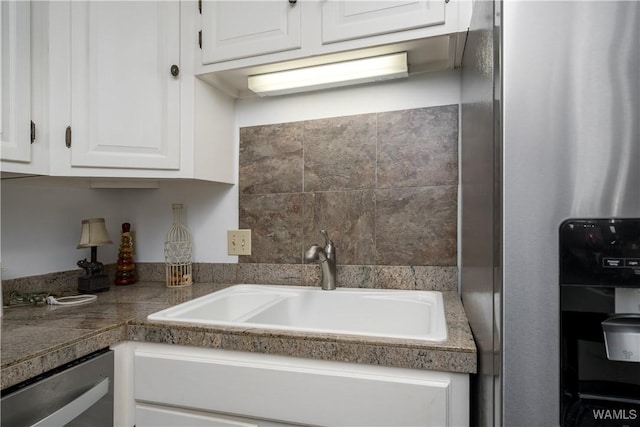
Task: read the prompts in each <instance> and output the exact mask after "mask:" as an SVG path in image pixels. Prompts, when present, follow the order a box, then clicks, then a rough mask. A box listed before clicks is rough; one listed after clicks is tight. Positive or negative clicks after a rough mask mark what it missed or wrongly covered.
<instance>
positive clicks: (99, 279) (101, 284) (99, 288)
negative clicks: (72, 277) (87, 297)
mask: <svg viewBox="0 0 640 427" xmlns="http://www.w3.org/2000/svg"><path fill="white" fill-rule="evenodd" d="M109 282H110V281H109V277H108V276H107V275H106V274H98V275H95V276H81V277H78V292H80V293H81V294H89V293H92V292H103V291H108V290H109Z"/></svg>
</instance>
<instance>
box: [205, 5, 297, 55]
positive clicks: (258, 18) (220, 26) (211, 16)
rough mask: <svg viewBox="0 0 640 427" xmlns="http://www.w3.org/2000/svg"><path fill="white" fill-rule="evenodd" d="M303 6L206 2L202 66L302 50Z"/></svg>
mask: <svg viewBox="0 0 640 427" xmlns="http://www.w3.org/2000/svg"><path fill="white" fill-rule="evenodd" d="M302 7H303V5H302V2H297V3H296V4H293V5H292V4H290V3H289V2H287V1H285V0H281V1H277V2H274V1H250V2H249V1H204V2H203V4H202V63H203V64H212V63H216V62H223V61H229V60H232V59H239V58H246V57H249V56H256V55H266V54H270V53H275V52H281V51H285V50H291V49H299V48H300V47H301V46H302V39H301V37H302V33H301V21H300V20H301V16H302V15H301V11H302Z"/></svg>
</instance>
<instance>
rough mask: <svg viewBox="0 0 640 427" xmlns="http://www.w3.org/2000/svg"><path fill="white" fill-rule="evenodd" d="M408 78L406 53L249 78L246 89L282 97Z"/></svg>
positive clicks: (263, 94) (259, 93) (261, 94)
mask: <svg viewBox="0 0 640 427" xmlns="http://www.w3.org/2000/svg"><path fill="white" fill-rule="evenodd" d="M408 75H409V72H408V66H407V52H399V53H393V54H390V55H383V56H374V57H370V58H362V59H354V60H350V61H344V62H334V63H330V64H323V65H315V66H312V67H305V68H296V69H293V70H285V71H277V72H273V73H267V74H258V75H255V76H249V81H248V83H249V89H251V91H253V92H255V93H256V94H258V95H260V96H272V95H285V94H289V93H297V92H306V91H312V90H319V89H327V88H333V87H339V86H347V85H354V84H360V83H368V82H374V81H379V80H390V79H396V78H401V77H407V76H408Z"/></svg>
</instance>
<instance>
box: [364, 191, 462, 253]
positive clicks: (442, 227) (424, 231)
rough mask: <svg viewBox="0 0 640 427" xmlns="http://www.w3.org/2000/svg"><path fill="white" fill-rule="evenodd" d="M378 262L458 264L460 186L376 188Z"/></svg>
mask: <svg viewBox="0 0 640 427" xmlns="http://www.w3.org/2000/svg"><path fill="white" fill-rule="evenodd" d="M375 220H376V230H375V236H376V264H377V265H451V266H454V265H456V262H457V187H456V186H439V187H418V188H394V189H384V190H376V215H375Z"/></svg>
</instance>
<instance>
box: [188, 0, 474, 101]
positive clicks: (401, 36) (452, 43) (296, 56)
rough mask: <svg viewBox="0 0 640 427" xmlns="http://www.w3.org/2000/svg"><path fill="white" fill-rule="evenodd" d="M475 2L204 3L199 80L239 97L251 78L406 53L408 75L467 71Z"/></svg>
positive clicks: (314, 0) (300, 0) (320, 0)
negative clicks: (463, 68) (463, 62)
mask: <svg viewBox="0 0 640 427" xmlns="http://www.w3.org/2000/svg"><path fill="white" fill-rule="evenodd" d="M471 9H472V2H471V0H298V1H293V0H292V3H290V2H289V1H288V0H269V1H212V0H208V1H204V2H203V4H202V12H201V13H202V16H201V25H200V27H198V28H196V29H195V32H196V33H198V32H201V40H202V48H201V49H199V48H197V47H195V48H194V49H196V50H197V53H196V55H197V56H200V58H201V61H199V63H197V64H196V68H195V72H196V74H198V75H199V76H200V78H202V79H203V80H205V81H207V82H209V83H210V84H212V85H215V86H217V87H219V88H221V89H222V90H224V91H226V92H227V93H228V94H230V95H231V96H234V97H241V96H245V95H247V96H250V95H251V92H249V91H248V88H247V84H246V78H247V76H249V75H252V74H261V73H269V72H273V71H280V70H284V69H291V68H300V67H307V66H311V65H318V64H323V63H327V62H335V61H345V60H350V59H357V58H363V57H369V56H377V55H384V54H389V53H396V52H407V54H408V57H409V65H410V69H409V72H410V73H411V72H412V71H415V72H423V71H433V70H442V69H451V68H454V67H456V66H459V65H460V62H461V57H462V51H463V47H464V42H465V40H466V37H465V34H466V31H467V29H468V26H469V22H470V19H471Z"/></svg>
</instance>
